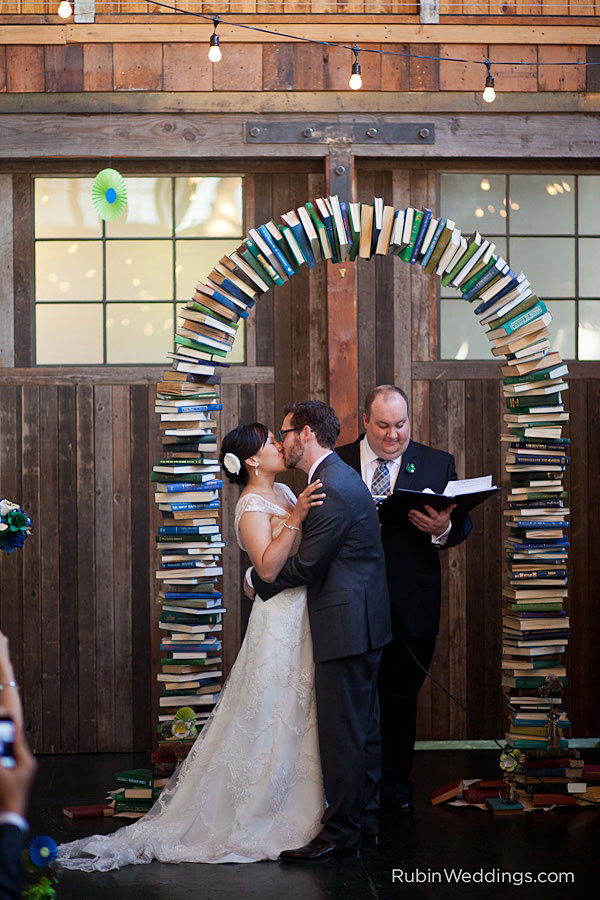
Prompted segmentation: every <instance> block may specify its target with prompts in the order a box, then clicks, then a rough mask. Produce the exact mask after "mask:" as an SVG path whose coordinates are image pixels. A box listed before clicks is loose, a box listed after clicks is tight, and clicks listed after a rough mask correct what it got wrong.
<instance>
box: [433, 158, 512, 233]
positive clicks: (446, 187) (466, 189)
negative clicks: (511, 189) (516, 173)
mask: <svg viewBox="0 0 600 900" xmlns="http://www.w3.org/2000/svg"><path fill="white" fill-rule="evenodd" d="M505 184H506V176H504V175H485V174H484V173H482V174H479V175H474V174H468V175H467V174H464V173H458V172H455V173H451V172H450V173H444V174H443V175H441V177H440V191H441V201H440V208H441V211H442V215H443V216H445V217H446V218H447V219H452V220H453V221H454V222H456V225H457V227H458V228H460V229H462V231H463V232H464V233H467V232H469V231H479V232H481V234H483V235H485V236H486V237H487V236H488V235H489V234H504V232H505V231H506V210H505V206H506V190H505Z"/></svg>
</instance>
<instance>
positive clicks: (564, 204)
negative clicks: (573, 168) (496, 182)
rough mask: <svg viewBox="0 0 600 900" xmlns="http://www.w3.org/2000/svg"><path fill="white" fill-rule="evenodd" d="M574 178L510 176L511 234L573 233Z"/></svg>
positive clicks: (561, 176)
mask: <svg viewBox="0 0 600 900" xmlns="http://www.w3.org/2000/svg"><path fill="white" fill-rule="evenodd" d="M574 229H575V179H574V178H573V176H572V175H567V176H565V175H511V176H510V231H511V232H512V233H513V234H573V231H574Z"/></svg>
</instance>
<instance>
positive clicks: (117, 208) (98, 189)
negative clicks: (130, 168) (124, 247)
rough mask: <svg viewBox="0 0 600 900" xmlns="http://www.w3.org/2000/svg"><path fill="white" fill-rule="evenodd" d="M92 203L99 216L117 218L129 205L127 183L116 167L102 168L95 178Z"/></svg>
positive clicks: (109, 218) (107, 219)
mask: <svg viewBox="0 0 600 900" xmlns="http://www.w3.org/2000/svg"><path fill="white" fill-rule="evenodd" d="M92 203H93V204H94V209H95V210H96V213H97V214H98V216H99V218H101V219H104V220H105V221H107V222H112V221H113V219H117V218H118V217H119V216H120V215H121V213H122V212H123V211H124V210H125V207H126V206H127V185H126V184H125V179H124V178H123V176H122V175H121V173H120V172H117V170H116V169H102V171H101V172H98V174H97V175H96V177H95V178H94V184H93V185H92Z"/></svg>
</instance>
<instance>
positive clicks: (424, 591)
mask: <svg viewBox="0 0 600 900" xmlns="http://www.w3.org/2000/svg"><path fill="white" fill-rule="evenodd" d="M363 437H364V435H361V437H359V439H358V440H357V441H354V442H353V443H352V444H345V445H344V446H343V447H338V448H337V449H336V452H337V453H338V454H339V456H340V458H341V459H343V460H344V462H346V463H348V465H349V466H352V468H353V469H354V470H355V471H356V472H358V473H359V474H360V472H361V465H360V442H361V440H362V439H363ZM407 467H408V469H407ZM411 469H412V471H411ZM456 477H457V475H456V468H455V466H454V457H453V456H452V455H451V454H450V453H445V452H444V451H443V450H435V449H434V448H433V447H428V446H426V445H425V444H418V443H417V442H416V441H410V442H409V444H408V447H407V448H406V450H405V451H404V453H403V455H402V463H401V466H400V471H399V473H398V478H397V480H396V484H395V485H394V490H398V489H399V488H407V489H410V490H414V491H422V490H423V488H426V487H430V488H431V489H432V490H433V491H435V492H439V493H441V492H442V491H443V490H444V488H445V487H446V485H447V483H448V482H449V481H454V480H455V479H456ZM451 521H452V528H451V530H450V533H449V535H448V539H447V541H446V543H445V544H444V545H443V546H442V547H440V548H438V547H436V546H435V545H434V544H433V543H432V541H431V535H429V534H424V533H423V532H422V531H419V529H418V528H415V527H414V525H411V524H410V522H408V520H406V521H397V522H394V523H386V525H383V526H382V528H381V541H382V544H383V549H384V553H385V565H386V569H387V582H388V588H389V592H390V602H391V609H392V620H393V622H394V625H395V626H396V627H398V628H399V629H400V630H401V631H402V633H403V634H405V635H408V636H410V637H433V636H434V635H436V634H437V633H438V631H439V623H440V603H441V594H442V577H441V570H440V560H439V553H440V550H444V549H447V548H448V547H454V546H455V545H456V544H460V542H461V541H464V539H465V538H466V537H467V536H468V534H469V532H470V531H471V527H472V525H471V519H470V518H469V516H462V515H459V514H458V512H457V511H456V510H455V511H454V512H453V514H452V520H451Z"/></svg>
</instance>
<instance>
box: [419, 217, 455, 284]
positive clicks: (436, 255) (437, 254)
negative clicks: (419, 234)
mask: <svg viewBox="0 0 600 900" xmlns="http://www.w3.org/2000/svg"><path fill="white" fill-rule="evenodd" d="M453 232H454V222H447V223H446V226H445V228H444V230H443V231H442V233H441V234H440V236H439V238H438V241H437V244H436V245H435V250H434V251H433V253H432V254H431V256H430V257H429V262H428V263H427V265H426V266H423V271H424V272H427V273H428V274H430V273H432V272H435V270H436V269H437V266H438V263H439V261H440V259H441V258H442V256H443V254H444V251H445V249H446V247H447V246H448V244H449V242H450V238H451V237H452V234H453ZM411 237H412V233H411Z"/></svg>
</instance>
